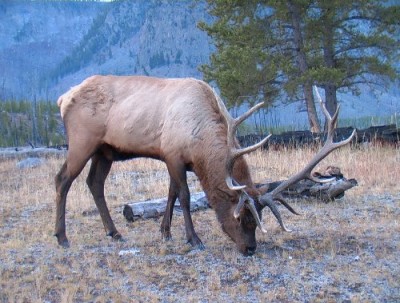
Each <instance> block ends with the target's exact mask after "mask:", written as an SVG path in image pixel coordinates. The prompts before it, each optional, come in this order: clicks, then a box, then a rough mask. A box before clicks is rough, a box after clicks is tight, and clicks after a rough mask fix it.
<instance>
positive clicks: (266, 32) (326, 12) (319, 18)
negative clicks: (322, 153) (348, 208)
mask: <svg viewBox="0 0 400 303" xmlns="http://www.w3.org/2000/svg"><path fill="white" fill-rule="evenodd" d="M207 2H208V9H209V12H210V14H211V15H212V16H214V17H215V19H214V20H215V22H214V23H212V24H205V23H200V24H199V25H200V28H201V29H203V30H205V31H207V33H208V34H209V35H210V36H211V37H212V38H213V39H214V43H215V45H216V49H217V51H216V53H214V54H212V56H211V58H210V59H211V60H210V64H209V65H204V66H202V67H201V70H202V71H203V72H204V75H205V79H206V80H207V81H215V82H216V83H217V85H218V86H219V88H220V90H221V94H222V96H224V97H225V98H227V99H228V106H230V107H232V106H235V105H240V104H241V103H242V102H244V101H245V102H250V103H252V102H254V101H258V100H263V101H266V102H267V104H272V102H273V101H274V99H276V97H278V96H281V97H282V96H284V97H289V98H290V99H291V100H296V99H299V98H300V99H304V100H305V101H306V106H307V112H308V117H309V122H310V128H311V130H312V131H319V130H320V127H319V123H318V119H317V115H316V109H315V105H314V100H313V94H312V89H311V87H312V85H313V84H317V85H320V86H322V87H323V88H324V89H325V96H326V103H327V108H328V111H329V112H330V113H333V112H334V111H335V110H336V108H337V97H336V94H337V92H338V91H340V90H341V91H346V90H347V91H348V90H349V91H351V92H353V93H358V92H359V89H360V86H359V85H360V84H363V83H366V84H378V85H384V84H387V83H388V82H390V81H392V80H394V79H395V78H397V77H398V71H396V67H395V65H394V64H395V62H396V60H397V59H398V55H399V47H398V46H399V41H398V39H399V22H398V20H399V19H400V12H399V6H398V5H388V4H385V2H382V1H381V2H379V1H373V0H344V1H342V0H332V1H324V0H286V1H277V0H263V1H256V0H251V1H238V0H234V1H232V0H217V1H211V0H208V1H207Z"/></svg>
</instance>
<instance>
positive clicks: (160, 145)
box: [55, 76, 261, 254]
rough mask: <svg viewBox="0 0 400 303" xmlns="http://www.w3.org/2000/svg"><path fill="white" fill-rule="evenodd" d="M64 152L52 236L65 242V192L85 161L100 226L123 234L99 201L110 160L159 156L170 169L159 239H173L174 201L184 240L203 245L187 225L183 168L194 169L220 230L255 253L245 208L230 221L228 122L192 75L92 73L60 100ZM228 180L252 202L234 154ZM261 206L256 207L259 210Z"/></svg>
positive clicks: (233, 199) (241, 162)
mask: <svg viewBox="0 0 400 303" xmlns="http://www.w3.org/2000/svg"><path fill="white" fill-rule="evenodd" d="M58 105H59V107H60V111H61V115H62V117H63V120H64V123H65V127H66V131H67V136H68V144H69V151H68V155H67V159H66V161H65V163H64V165H63V166H62V168H61V170H60V172H59V173H58V174H57V176H56V179H55V181H56V191H57V198H56V204H57V217H56V229H55V235H56V236H57V238H58V242H59V244H60V245H64V246H67V245H68V240H67V237H66V233H65V204H66V196H67V193H68V190H69V188H70V186H71V184H72V182H73V180H74V179H75V178H76V177H77V176H78V175H79V173H80V172H81V170H82V169H83V167H84V166H85V164H86V163H87V161H88V160H89V159H92V164H91V168H90V172H89V176H88V178H87V184H88V186H89V188H90V190H91V192H92V194H93V197H94V200H95V202H96V205H97V207H98V209H99V211H100V215H101V218H102V221H103V224H104V228H105V230H106V234H107V235H110V236H112V237H113V238H117V239H118V238H120V237H121V235H120V234H119V232H118V231H117V229H116V228H115V226H114V223H113V221H112V219H111V217H110V214H109V211H108V209H107V206H106V201H105V198H104V181H105V179H106V177H107V175H108V173H109V171H110V168H111V164H112V161H115V160H121V159H128V158H134V157H152V158H156V159H159V160H162V161H164V162H165V163H166V164H167V168H168V171H169V174H170V189H169V195H168V205H167V210H166V213H165V216H164V218H163V222H162V225H161V232H162V236H163V237H164V238H166V239H168V238H170V237H171V233H170V227H171V219H172V210H173V205H174V203H175V200H176V199H177V198H179V200H180V203H181V205H182V209H183V213H184V220H185V227H186V235H187V240H188V242H189V243H191V244H192V245H193V246H195V247H199V248H202V247H203V244H202V242H201V240H200V239H199V237H198V236H197V234H196V232H195V231H194V228H193V223H192V219H191V215H190V208H189V203H190V193H189V189H188V185H187V182H186V171H187V170H193V171H194V172H195V173H196V175H197V176H198V177H199V179H200V182H201V185H202V187H203V189H204V191H205V193H206V195H207V197H208V199H209V202H210V204H211V205H212V207H213V208H214V209H215V211H216V213H217V218H218V220H219V221H220V222H221V225H222V228H223V230H224V231H225V232H226V233H227V234H228V235H229V236H230V237H231V238H232V239H233V240H234V241H235V242H236V244H237V246H238V249H239V250H240V251H241V252H242V253H244V254H252V253H253V252H254V251H255V247H256V242H255V229H256V224H255V222H254V218H253V216H252V215H251V214H250V212H249V211H248V210H247V209H243V211H242V214H241V217H240V218H239V219H235V218H234V216H233V211H234V209H235V207H236V205H237V203H238V199H239V194H238V192H237V191H232V190H230V189H228V187H227V185H226V182H225V178H226V162H227V157H228V148H227V126H226V122H225V120H224V118H223V116H222V115H221V113H220V111H219V108H218V105H217V100H216V95H215V94H214V92H213V91H212V89H211V88H210V87H209V86H208V85H207V84H206V83H204V82H202V81H199V80H195V79H158V78H150V77H138V76H132V77H116V76H93V77H90V78H88V79H86V80H85V81H84V82H82V83H81V84H80V85H78V86H75V87H73V88H72V89H71V90H69V91H68V92H67V93H65V94H64V95H62V96H61V97H60V98H59V100H58ZM232 176H233V178H234V179H235V180H237V181H238V182H239V183H240V184H243V185H246V186H247V189H246V191H247V192H248V193H249V194H250V195H251V196H252V197H253V198H254V199H256V198H257V197H258V196H259V194H260V193H259V192H258V191H257V190H256V189H255V187H254V185H253V183H252V180H251V177H250V173H249V168H248V166H247V164H246V161H245V159H244V158H243V157H239V158H238V159H237V160H236V162H235V164H234V169H233V174H232ZM260 210H261V208H260V209H259V211H260Z"/></svg>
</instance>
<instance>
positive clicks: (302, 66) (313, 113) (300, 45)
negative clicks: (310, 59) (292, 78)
mask: <svg viewBox="0 0 400 303" xmlns="http://www.w3.org/2000/svg"><path fill="white" fill-rule="evenodd" d="M287 7H288V10H289V13H290V18H291V21H292V26H293V35H294V37H293V38H294V39H293V40H294V44H295V49H296V57H297V62H298V66H299V70H300V75H304V74H305V73H306V72H307V70H308V64H307V58H306V54H305V51H304V42H303V36H302V34H301V27H300V11H299V7H298V6H297V5H296V4H295V3H293V1H292V0H288V1H287ZM303 92H304V98H305V100H306V108H307V114H308V122H309V123H310V130H311V132H313V133H320V132H321V127H320V125H319V121H318V115H317V110H316V108H315V103H314V97H313V93H312V83H311V82H310V81H309V80H306V82H305V83H303Z"/></svg>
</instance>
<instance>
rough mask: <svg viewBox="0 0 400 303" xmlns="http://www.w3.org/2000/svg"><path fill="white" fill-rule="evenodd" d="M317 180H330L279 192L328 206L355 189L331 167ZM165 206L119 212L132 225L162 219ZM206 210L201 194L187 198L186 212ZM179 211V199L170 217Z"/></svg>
mask: <svg viewBox="0 0 400 303" xmlns="http://www.w3.org/2000/svg"><path fill="white" fill-rule="evenodd" d="M314 174H315V176H318V177H319V178H334V180H332V181H330V182H328V183H316V182H314V181H311V180H302V181H300V182H298V183H296V184H294V185H293V186H291V187H289V189H288V190H287V191H285V192H283V195H284V197H285V198H289V199H298V198H310V197H312V198H317V199H319V200H321V201H323V202H326V203H327V202H330V201H333V200H335V199H339V198H342V197H343V196H344V193H345V191H346V190H349V189H350V188H352V187H354V186H356V185H357V181H356V180H355V179H346V178H345V177H344V176H343V174H342V173H341V171H340V169H339V168H337V167H333V166H328V167H327V169H326V170H325V171H324V172H323V173H318V172H316V173H314ZM281 182H283V180H282V181H277V182H271V183H268V182H265V183H259V184H257V187H259V188H263V189H267V188H268V190H267V191H271V190H273V189H274V188H275V187H277V186H278V185H279V184H280V183H281ZM166 204H167V198H161V199H155V200H149V201H143V202H133V201H131V202H128V203H127V204H125V206H124V208H123V211H122V213H123V215H124V217H125V219H126V220H127V221H128V222H134V221H136V220H139V219H149V218H158V217H161V216H163V215H164V213H165V208H166ZM207 208H210V205H209V204H208V201H207V198H206V196H205V194H204V193H203V192H200V193H196V194H192V195H191V198H190V210H191V211H198V210H204V209H207ZM181 212H182V209H181V207H180V204H179V199H178V200H177V201H176V204H175V207H174V213H178V214H179V213H181Z"/></svg>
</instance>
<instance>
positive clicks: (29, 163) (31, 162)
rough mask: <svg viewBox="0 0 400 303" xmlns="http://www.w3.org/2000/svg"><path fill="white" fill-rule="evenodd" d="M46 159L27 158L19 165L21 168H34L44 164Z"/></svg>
mask: <svg viewBox="0 0 400 303" xmlns="http://www.w3.org/2000/svg"><path fill="white" fill-rule="evenodd" d="M43 163H44V160H43V159H41V158H26V159H25V160H22V161H19V162H18V163H17V167H18V168H19V169H26V168H34V167H38V166H40V165H42V164H43Z"/></svg>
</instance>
